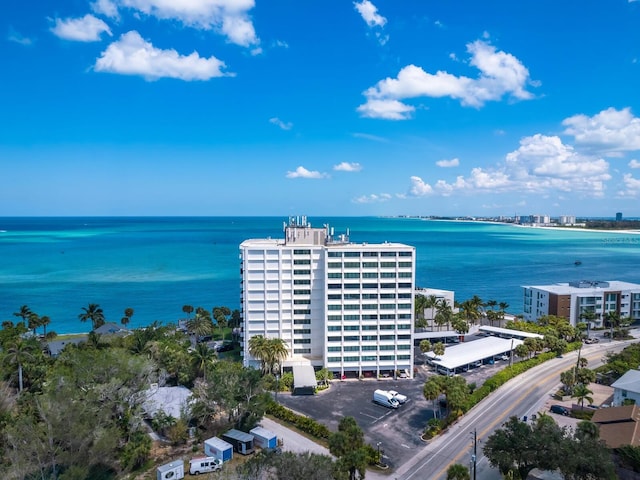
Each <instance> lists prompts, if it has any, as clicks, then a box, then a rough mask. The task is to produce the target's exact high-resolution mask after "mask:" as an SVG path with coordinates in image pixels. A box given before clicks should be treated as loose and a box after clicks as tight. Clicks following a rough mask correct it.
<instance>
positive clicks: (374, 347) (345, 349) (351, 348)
mask: <svg viewBox="0 0 640 480" xmlns="http://www.w3.org/2000/svg"><path fill="white" fill-rule="evenodd" d="M377 350H380V351H389V350H411V345H398V346H397V347H396V345H379V346H377V345H363V346H362V347H361V346H360V345H348V346H344V347H328V348H327V351H328V352H331V353H335V352H360V351H363V352H371V351H377Z"/></svg>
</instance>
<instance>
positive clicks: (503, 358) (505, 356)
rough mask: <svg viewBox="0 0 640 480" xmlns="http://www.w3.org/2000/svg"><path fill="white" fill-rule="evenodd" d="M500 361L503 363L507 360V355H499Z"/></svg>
mask: <svg viewBox="0 0 640 480" xmlns="http://www.w3.org/2000/svg"><path fill="white" fill-rule="evenodd" d="M500 360H504V361H507V360H509V355H500Z"/></svg>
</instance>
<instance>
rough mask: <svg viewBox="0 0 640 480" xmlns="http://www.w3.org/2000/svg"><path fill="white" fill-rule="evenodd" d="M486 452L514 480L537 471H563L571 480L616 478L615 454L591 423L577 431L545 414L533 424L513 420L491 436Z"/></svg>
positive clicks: (516, 419)
mask: <svg viewBox="0 0 640 480" xmlns="http://www.w3.org/2000/svg"><path fill="white" fill-rule="evenodd" d="M483 452H484V454H485V456H486V457H487V459H488V460H489V463H490V464H491V466H492V467H494V468H498V469H499V470H500V473H502V474H503V475H505V476H508V478H512V479H514V480H517V479H525V478H527V475H528V474H529V472H530V471H531V470H533V469H534V468H541V469H543V470H552V471H553V470H559V471H560V472H561V473H562V475H564V478H566V479H567V480H574V479H575V480H578V479H585V478H594V479H595V478H598V479H603V480H606V479H615V478H616V475H615V471H614V464H613V461H612V460H611V455H610V454H609V451H608V450H607V448H606V447H605V445H604V443H603V442H602V441H601V440H600V439H599V438H598V428H597V427H596V426H595V425H594V424H593V423H591V422H580V423H579V424H578V428H577V429H576V430H575V431H573V430H571V429H567V428H561V427H559V426H558V425H557V424H556V423H555V421H554V420H553V419H552V418H551V417H549V416H548V415H545V414H542V415H539V416H538V417H537V418H536V420H535V421H534V422H532V423H526V422H522V421H520V420H518V418H516V417H511V418H510V419H509V420H508V421H507V422H506V423H505V424H504V425H503V427H502V428H501V429H499V430H496V431H495V432H494V433H493V434H491V435H490V436H489V438H488V439H487V441H486V442H485V445H484V447H483Z"/></svg>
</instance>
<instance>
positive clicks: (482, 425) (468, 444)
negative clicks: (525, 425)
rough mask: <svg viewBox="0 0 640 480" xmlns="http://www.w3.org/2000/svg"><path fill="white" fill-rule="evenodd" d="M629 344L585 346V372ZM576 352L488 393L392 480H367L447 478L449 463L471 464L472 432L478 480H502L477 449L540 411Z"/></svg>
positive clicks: (373, 477)
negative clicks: (497, 432) (509, 422)
mask: <svg viewBox="0 0 640 480" xmlns="http://www.w3.org/2000/svg"><path fill="white" fill-rule="evenodd" d="M627 344H628V342H615V343H600V344H595V345H585V346H584V347H583V349H582V356H583V357H585V358H587V359H588V360H589V366H590V367H595V366H598V365H599V364H600V363H601V362H602V360H603V357H604V355H605V354H606V353H607V352H608V351H620V350H622V348H623V347H624V346H626V345H627ZM576 360H577V352H572V353H569V354H565V355H564V357H563V358H558V359H555V360H552V361H549V362H545V363H544V364H542V365H540V366H538V367H536V368H534V369H531V370H529V371H527V372H525V373H524V374H522V375H520V376H518V377H517V378H514V379H513V380H511V381H510V382H508V383H507V384H505V385H504V386H503V387H502V388H500V389H499V390H497V391H496V392H494V393H492V394H491V395H490V396H489V397H488V398H486V399H485V400H484V401H483V402H481V403H480V404H478V405H477V406H476V407H474V408H473V409H472V410H471V411H469V412H468V413H467V414H466V415H465V416H464V417H463V418H462V419H461V420H460V421H459V422H458V423H457V424H456V425H454V426H453V427H452V428H450V429H449V431H448V432H446V433H445V434H443V435H440V436H438V437H436V438H435V439H434V440H433V441H431V442H430V443H429V444H428V445H427V446H426V447H424V448H422V449H421V450H420V451H419V452H417V453H416V455H415V456H414V457H413V458H412V459H411V460H409V461H407V462H406V463H404V464H403V465H401V466H399V467H398V468H397V469H396V470H395V471H394V472H393V474H392V475H390V476H383V475H379V474H377V473H376V472H371V474H369V473H368V474H367V478H371V479H383V478H386V479H389V478H393V479H394V480H418V479H427V478H428V479H432V480H440V479H444V478H446V470H447V468H448V466H449V465H451V464H452V463H461V464H464V465H469V463H470V461H471V453H472V444H473V441H472V439H473V435H472V432H473V431H474V430H475V431H476V434H477V439H478V446H477V454H478V456H477V467H478V469H477V478H478V479H479V480H494V479H499V478H501V477H500V475H499V474H498V472H497V471H495V470H493V469H491V468H490V467H489V465H488V462H487V460H486V458H485V457H484V456H483V455H482V445H483V442H484V441H485V440H486V439H487V437H488V436H489V435H491V433H492V432H493V431H494V430H496V429H497V428H500V426H501V425H502V424H503V423H504V422H505V421H506V420H508V419H509V417H511V416H517V417H520V418H522V417H523V416H524V415H527V416H529V417H530V416H531V414H532V413H536V412H538V411H540V409H541V406H542V405H544V403H545V402H546V400H547V399H548V398H549V395H550V394H551V393H552V392H553V391H555V390H556V389H557V387H558V385H559V378H560V373H561V372H563V371H565V370H567V369H568V368H570V367H571V366H573V365H575V363H576Z"/></svg>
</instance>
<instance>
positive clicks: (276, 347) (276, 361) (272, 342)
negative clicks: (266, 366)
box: [269, 338, 289, 373]
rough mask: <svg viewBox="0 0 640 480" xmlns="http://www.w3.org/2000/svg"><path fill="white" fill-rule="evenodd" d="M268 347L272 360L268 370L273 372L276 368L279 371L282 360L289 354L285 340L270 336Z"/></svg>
mask: <svg viewBox="0 0 640 480" xmlns="http://www.w3.org/2000/svg"><path fill="white" fill-rule="evenodd" d="M269 349H270V350H271V354H270V357H271V360H272V363H271V370H270V372H272V373H273V372H274V371H275V369H276V368H277V369H278V370H279V371H280V370H282V362H283V361H284V360H285V359H286V358H287V357H288V356H289V349H288V348H287V344H286V342H285V341H284V340H283V339H281V338H271V339H269Z"/></svg>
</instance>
